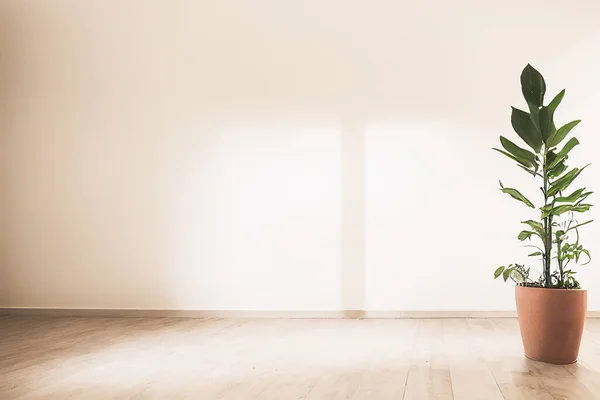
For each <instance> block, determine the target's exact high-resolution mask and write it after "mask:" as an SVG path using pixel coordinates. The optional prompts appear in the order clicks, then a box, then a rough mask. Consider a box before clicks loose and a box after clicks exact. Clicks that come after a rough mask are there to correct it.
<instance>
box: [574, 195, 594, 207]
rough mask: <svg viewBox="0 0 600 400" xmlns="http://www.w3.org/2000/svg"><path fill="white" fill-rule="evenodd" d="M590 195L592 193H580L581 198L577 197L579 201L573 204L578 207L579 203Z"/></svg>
mask: <svg viewBox="0 0 600 400" xmlns="http://www.w3.org/2000/svg"><path fill="white" fill-rule="evenodd" d="M591 194H594V192H585V193H582V194H581V196H579V200H577V203H575V205H579V203H581V202H582V201H584V200H585V199H587V197H588V196H589V195H591Z"/></svg>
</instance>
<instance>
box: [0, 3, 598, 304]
mask: <svg viewBox="0 0 600 400" xmlns="http://www.w3.org/2000/svg"><path fill="white" fill-rule="evenodd" d="M599 20H600V6H599V5H597V4H596V3H595V2H592V1H575V2H569V3H565V2H559V1H547V0H546V1H541V0H535V1H530V2H525V3H524V2H522V1H517V0H511V1H508V2H506V1H505V2H496V3H493V2H481V1H466V0H459V1H453V2H448V1H444V0H437V1H435V0H431V1H424V2H413V1H411V2H407V1H368V2H367V1H360V2H359V1H356V2H348V1H342V0H325V1H302V2H287V1H265V0H258V1H249V0H248V1H242V0H240V1H233V0H225V1H216V0H215V1H192V0H173V1H158V0H156V1H151V0H144V1H142V0H139V1H134V0H125V1H117V0H112V1H111V0H109V1H106V0H103V1H92V0H83V1H76V0H71V1H68V0H47V1H26V0H0V26H1V28H0V29H1V30H2V35H1V38H0V40H1V42H0V43H1V44H0V46H1V47H0V56H1V57H0V62H1V66H0V82H1V84H2V86H0V87H1V88H2V89H1V97H0V98H1V99H3V101H2V103H1V105H2V114H0V115H2V116H3V118H2V121H1V124H2V125H0V126H2V129H1V131H0V134H1V135H2V140H3V142H2V143H3V149H2V154H3V160H2V163H5V164H3V167H4V168H3V175H2V177H3V178H4V179H3V188H4V189H5V191H4V192H2V195H3V196H2V198H1V200H3V201H4V202H3V203H2V211H3V212H2V216H3V218H2V221H5V222H3V223H2V225H1V229H2V233H3V237H2V238H3V241H2V249H3V250H4V252H3V259H2V260H3V262H2V268H3V270H0V278H1V281H2V282H3V283H4V285H5V286H7V287H4V288H3V287H2V286H0V291H2V290H3V292H4V302H3V303H2V304H0V306H2V305H11V306H15V307H101V308H182V309H305V310H317V309H340V308H347V309H356V308H366V309H403V310H409V309H412V310H424V309H483V310H488V309H489V310H502V309H511V308H513V300H512V297H513V294H512V290H511V288H510V287H509V286H503V285H501V284H500V283H499V282H494V281H493V280H492V279H491V274H492V271H493V270H494V269H495V267H496V266H497V265H499V264H502V263H507V262H513V261H514V260H515V259H518V257H522V256H523V253H522V251H520V250H519V248H518V243H517V242H516V240H515V239H514V237H515V236H516V233H517V232H518V230H519V226H518V221H519V220H520V219H524V213H523V210H522V209H521V208H519V207H518V205H515V204H511V202H510V200H509V199H507V198H504V197H502V196H500V195H499V194H498V192H497V188H496V182H497V179H498V178H503V179H505V180H509V181H512V183H514V184H515V185H519V186H520V187H523V186H525V187H527V186H528V185H530V181H529V180H528V179H527V177H521V176H520V175H519V174H518V171H515V168H512V167H511V165H510V163H507V162H505V161H504V160H502V159H499V158H498V157H497V156H495V155H494V154H492V153H491V152H490V151H489V149H490V148H491V147H492V146H495V145H496V141H497V137H498V135H499V134H506V133H508V132H510V123H509V105H510V104H514V105H517V106H521V107H522V106H523V104H522V101H521V100H520V95H519V86H518V75H519V72H520V70H521V68H522V67H523V66H524V65H525V64H526V63H527V62H531V63H533V64H534V65H535V66H536V67H538V68H539V69H540V70H542V72H543V73H544V74H545V75H546V78H547V80H548V82H549V90H550V91H551V92H557V91H558V90H560V89H562V88H563V87H566V88H567V96H566V97H565V100H564V106H563V107H562V110H561V111H560V114H559V115H558V118H560V119H561V120H562V121H565V122H566V121H569V120H571V119H575V118H582V119H584V123H583V124H581V128H578V136H579V138H580V140H581V141H582V143H584V144H585V145H586V146H587V147H585V148H583V147H582V148H581V149H578V152H577V153H576V154H575V158H576V162H577V163H584V162H586V161H595V160H594V158H595V154H594V149H595V148H597V146H598V145H600V139H598V135H596V134H595V132H597V131H598V128H600V120H599V119H598V117H597V109H598V93H600V90H599V89H600V81H598V80H597V79H595V75H596V72H597V71H598V69H599V67H600V55H598V50H597V43H598V39H600V28H598V26H597V22H598V21H599ZM598 171H600V170H598V167H593V168H592V169H590V172H589V174H588V175H587V176H586V177H584V178H583V179H584V182H585V183H589V184H590V185H589V186H593V185H594V184H597V182H600V180H599V179H598V178H599V177H600V172H598ZM513 176H514V179H513V178H511V177H513ZM535 190H536V189H535V188H533V189H532V193H533V195H535ZM525 214H526V212H525ZM525 217H526V216H525ZM599 234H600V229H599V228H598V227H596V226H593V227H590V228H589V230H588V231H587V235H588V236H587V239H586V243H587V245H588V247H589V248H590V250H592V251H593V250H595V249H596V248H597V246H596V243H597V242H598V241H597V240H596V239H595V238H597V237H598V235H599ZM586 268H587V269H586V270H583V271H582V280H583V281H584V282H585V283H586V284H587V286H588V287H590V288H593V287H594V285H595V282H598V281H599V280H598V278H600V272H599V270H597V269H596V270H594V267H593V266H588V267H586ZM7 289H10V291H9V292H8V294H9V297H8V296H6V293H7ZM2 300H3V299H2V297H1V296H0V302H1V301H2ZM590 306H591V308H593V309H600V298H599V297H598V296H596V295H594V294H591V297H590Z"/></svg>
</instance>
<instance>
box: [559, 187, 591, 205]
mask: <svg viewBox="0 0 600 400" xmlns="http://www.w3.org/2000/svg"><path fill="white" fill-rule="evenodd" d="M584 190H585V188H581V189H577V190H576V191H574V192H573V193H571V194H570V195H568V196H561V197H557V198H556V199H554V202H555V203H574V202H575V201H576V200H577V199H579V196H581V193H583V191H584Z"/></svg>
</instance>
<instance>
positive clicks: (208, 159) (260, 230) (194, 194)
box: [164, 118, 341, 310]
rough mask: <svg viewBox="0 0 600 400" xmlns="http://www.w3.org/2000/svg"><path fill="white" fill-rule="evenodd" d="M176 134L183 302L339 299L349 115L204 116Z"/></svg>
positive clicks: (175, 223)
mask: <svg viewBox="0 0 600 400" xmlns="http://www.w3.org/2000/svg"><path fill="white" fill-rule="evenodd" d="M175 136H176V137H177V138H176V139H175V140H173V137H171V138H170V143H171V145H172V146H173V147H172V148H171V149H170V151H169V154H171V156H172V157H170V158H168V159H165V161H166V162H167V164H166V170H165V173H166V175H165V176H164V177H165V178H166V181H168V182H170V184H169V185H171V187H170V188H169V190H168V196H170V197H171V198H170V199H168V200H167V201H166V202H165V204H166V205H167V207H168V210H166V211H167V214H166V215H167V219H166V221H165V223H167V224H168V225H167V228H166V232H168V235H167V238H166V239H167V240H168V243H169V246H168V247H167V249H168V250H167V253H166V254H165V256H166V259H165V262H166V264H167V265H166V269H167V270H168V271H169V273H168V276H166V277H165V279H167V280H168V281H171V286H172V288H173V292H172V293H171V297H172V298H173V299H174V302H173V307H175V308H196V309H209V310H210V309H248V310H250V309H283V310H285V309H292V310H293V309H315V310H319V309H339V308H340V293H339V290H340V289H339V279H340V278H339V276H340V257H341V255H340V252H341V250H340V224H341V221H340V219H341V217H340V212H341V211H340V202H341V199H340V195H341V193H340V192H341V187H340V180H341V178H340V174H341V172H340V127H339V124H336V123H331V122H317V123H310V122H307V121H306V120H302V119H298V120H297V121H295V122H290V121H289V119H288V120H282V119H279V120H278V119H276V118H271V119H267V120H259V119H257V118H252V119H243V118H242V119H235V118H231V119H229V120H227V121H223V120H213V121H211V122H206V121H200V120H199V119H197V120H194V121H189V123H188V125H187V127H186V128H185V129H182V130H180V131H179V132H177V133H176V135H175Z"/></svg>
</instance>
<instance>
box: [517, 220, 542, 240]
mask: <svg viewBox="0 0 600 400" xmlns="http://www.w3.org/2000/svg"><path fill="white" fill-rule="evenodd" d="M521 223H522V224H527V225H529V226H530V227H531V229H533V230H534V231H535V232H537V233H538V235H540V236H545V235H546V232H544V226H543V225H542V224H541V223H539V222H537V221H532V220H527V221H521Z"/></svg>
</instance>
